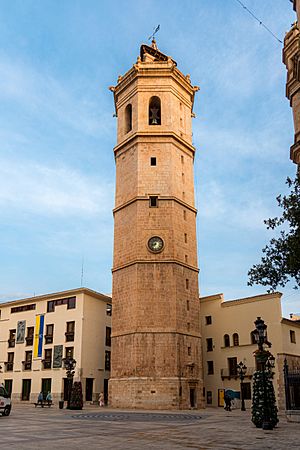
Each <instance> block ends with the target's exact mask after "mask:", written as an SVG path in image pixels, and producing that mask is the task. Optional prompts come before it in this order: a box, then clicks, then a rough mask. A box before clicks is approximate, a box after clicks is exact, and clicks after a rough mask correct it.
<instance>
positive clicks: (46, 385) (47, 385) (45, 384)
mask: <svg viewBox="0 0 300 450" xmlns="http://www.w3.org/2000/svg"><path fill="white" fill-rule="evenodd" d="M51 382H52V379H51V378H42V393H43V397H44V400H46V397H47V394H48V392H51Z"/></svg>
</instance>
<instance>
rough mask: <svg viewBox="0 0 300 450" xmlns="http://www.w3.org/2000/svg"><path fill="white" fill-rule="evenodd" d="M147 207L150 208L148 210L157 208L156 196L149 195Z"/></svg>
mask: <svg viewBox="0 0 300 450" xmlns="http://www.w3.org/2000/svg"><path fill="white" fill-rule="evenodd" d="M149 206H150V208H157V206H158V196H157V195H150V197H149Z"/></svg>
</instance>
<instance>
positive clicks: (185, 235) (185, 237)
mask: <svg viewBox="0 0 300 450" xmlns="http://www.w3.org/2000/svg"><path fill="white" fill-rule="evenodd" d="M184 242H185V244H187V233H184Z"/></svg>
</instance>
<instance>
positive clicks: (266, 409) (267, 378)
mask: <svg viewBox="0 0 300 450" xmlns="http://www.w3.org/2000/svg"><path fill="white" fill-rule="evenodd" d="M254 324H255V330H254V331H253V334H254V336H255V340H256V343H257V346H258V350H257V351H256V352H255V359H256V367H257V370H258V371H260V372H261V381H262V391H263V407H262V416H263V417H262V423H261V427H262V429H263V430H273V428H274V426H275V425H276V423H277V421H278V419H277V414H275V415H276V417H273V416H272V413H273V415H274V410H275V409H276V407H275V401H273V400H272V399H271V397H270V395H271V394H270V392H271V390H273V384H272V378H273V369H274V366H275V358H274V356H273V355H272V354H271V353H270V352H269V350H266V348H265V346H268V347H271V346H272V344H271V342H269V341H268V339H267V325H266V324H265V322H264V320H262V318H261V317H258V318H257V319H256V321H255V322H254ZM273 403H274V404H273ZM256 426H258V425H256Z"/></svg>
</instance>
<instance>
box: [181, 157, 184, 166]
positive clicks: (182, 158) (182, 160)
mask: <svg viewBox="0 0 300 450" xmlns="http://www.w3.org/2000/svg"><path fill="white" fill-rule="evenodd" d="M183 163H184V157H183V156H182V155H181V164H183Z"/></svg>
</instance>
